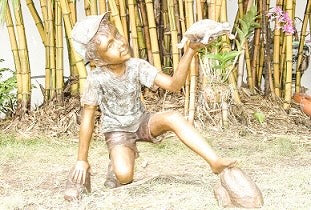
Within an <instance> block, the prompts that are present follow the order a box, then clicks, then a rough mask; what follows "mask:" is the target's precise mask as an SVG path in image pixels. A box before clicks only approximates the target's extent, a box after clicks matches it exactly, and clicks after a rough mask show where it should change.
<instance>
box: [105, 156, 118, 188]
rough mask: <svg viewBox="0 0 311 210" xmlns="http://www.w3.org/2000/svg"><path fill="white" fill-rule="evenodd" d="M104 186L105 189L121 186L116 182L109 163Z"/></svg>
mask: <svg viewBox="0 0 311 210" xmlns="http://www.w3.org/2000/svg"><path fill="white" fill-rule="evenodd" d="M104 186H105V187H107V188H110V189H112V188H116V187H120V186H121V184H120V183H119V182H118V180H117V178H116V176H115V174H114V172H113V170H112V165H111V162H110V163H109V165H108V170H107V176H106V181H105V183H104Z"/></svg>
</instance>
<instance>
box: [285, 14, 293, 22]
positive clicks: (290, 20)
mask: <svg viewBox="0 0 311 210" xmlns="http://www.w3.org/2000/svg"><path fill="white" fill-rule="evenodd" d="M283 19H284V22H285V23H288V24H292V22H293V21H292V19H291V18H290V17H289V15H288V13H287V12H285V13H284V15H283Z"/></svg>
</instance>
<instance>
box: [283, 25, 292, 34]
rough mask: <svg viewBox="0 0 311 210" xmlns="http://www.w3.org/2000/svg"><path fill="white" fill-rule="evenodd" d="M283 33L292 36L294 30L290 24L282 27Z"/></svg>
mask: <svg viewBox="0 0 311 210" xmlns="http://www.w3.org/2000/svg"><path fill="white" fill-rule="evenodd" d="M282 29H283V31H284V32H286V33H290V34H293V33H295V28H294V27H293V25H292V24H285V25H284V26H283V27H282Z"/></svg>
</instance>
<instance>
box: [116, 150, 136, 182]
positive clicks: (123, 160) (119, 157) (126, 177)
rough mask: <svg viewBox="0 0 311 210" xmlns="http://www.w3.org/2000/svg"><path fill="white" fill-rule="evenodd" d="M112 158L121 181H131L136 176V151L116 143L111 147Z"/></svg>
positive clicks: (117, 176)
mask: <svg viewBox="0 0 311 210" xmlns="http://www.w3.org/2000/svg"><path fill="white" fill-rule="evenodd" d="M110 158H111V163H112V169H113V171H114V173H115V175H116V178H117V179H118V181H119V183H120V184H128V183H131V182H132V181H133V176H134V163H135V152H134V151H133V150H132V149H131V148H129V147H127V146H124V145H116V146H114V147H113V148H111V151H110Z"/></svg>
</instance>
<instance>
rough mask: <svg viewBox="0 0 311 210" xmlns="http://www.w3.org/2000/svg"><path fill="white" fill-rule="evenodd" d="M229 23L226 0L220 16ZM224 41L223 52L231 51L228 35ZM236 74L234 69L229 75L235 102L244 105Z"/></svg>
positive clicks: (223, 0)
mask: <svg viewBox="0 0 311 210" xmlns="http://www.w3.org/2000/svg"><path fill="white" fill-rule="evenodd" d="M227 21H228V16H227V2H226V0H222V4H221V15H220V22H227ZM222 40H223V47H222V50H223V51H227V52H228V51H230V50H231V48H230V41H229V39H228V37H227V35H225V36H223V37H222ZM234 72H236V70H235V69H234V71H232V72H230V74H229V83H230V85H231V87H232V89H233V90H232V92H233V93H232V95H233V100H234V102H235V103H236V104H242V102H241V99H240V95H239V91H238V87H237V83H236V79H235V77H234ZM223 117H226V115H224V116H223ZM227 120H228V119H224V118H223V121H224V122H226V121H227Z"/></svg>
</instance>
